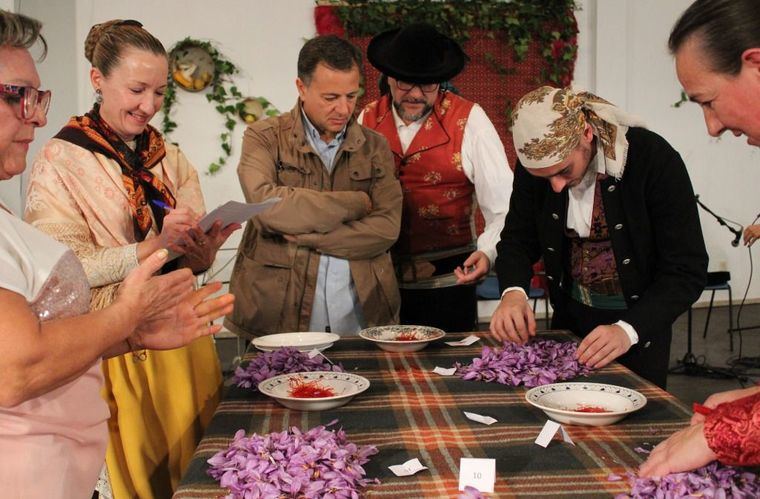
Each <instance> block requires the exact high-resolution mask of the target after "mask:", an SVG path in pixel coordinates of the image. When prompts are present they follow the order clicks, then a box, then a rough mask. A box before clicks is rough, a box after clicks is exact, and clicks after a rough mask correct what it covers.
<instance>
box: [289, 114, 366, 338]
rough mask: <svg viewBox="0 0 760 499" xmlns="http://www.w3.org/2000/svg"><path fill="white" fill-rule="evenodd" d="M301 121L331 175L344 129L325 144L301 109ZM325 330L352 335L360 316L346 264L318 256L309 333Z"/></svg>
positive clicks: (361, 323) (361, 324) (361, 325)
mask: <svg viewBox="0 0 760 499" xmlns="http://www.w3.org/2000/svg"><path fill="white" fill-rule="evenodd" d="M301 118H302V121H303V128H304V131H305V132H306V138H307V140H308V141H309V144H310V145H311V147H313V148H314V150H315V151H316V152H317V154H319V157H320V159H321V160H322V164H323V165H324V167H325V169H327V172H328V173H329V174H332V170H333V166H334V162H335V156H336V155H337V154H338V149H340V145H341V144H342V143H343V140H344V139H345V138H346V129H345V128H344V129H343V130H341V131H340V133H338V134H337V135H336V136H335V138H334V139H333V140H331V141H330V142H329V143H328V142H325V141H324V140H322V138H321V137H320V136H319V131H318V130H317V129H316V128H315V127H314V125H312V124H311V121H309V118H308V117H307V116H306V113H304V111H303V109H301ZM328 327H329V328H330V331H332V332H333V333H336V334H340V335H349V334H356V333H358V332H359V331H360V330H361V329H363V328H364V316H363V314H362V307H361V303H359V296H358V295H357V294H356V287H355V286H354V281H353V279H352V278H351V269H350V268H349V265H348V260H345V259H343V258H336V257H334V256H328V255H321V256H320V258H319V269H318V271H317V286H316V289H315V290H314V304H313V305H312V308H311V321H310V322H309V331H325V330H327V328H328Z"/></svg>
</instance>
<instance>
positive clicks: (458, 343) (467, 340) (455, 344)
mask: <svg viewBox="0 0 760 499" xmlns="http://www.w3.org/2000/svg"><path fill="white" fill-rule="evenodd" d="M476 341H480V338H478V337H477V336H475V335H474V334H471V335H470V336H468V337H467V338H465V339H463V340H459V341H447V342H445V343H446V344H447V345H450V346H452V347H466V346H469V345H472V344H473V343H475V342H476Z"/></svg>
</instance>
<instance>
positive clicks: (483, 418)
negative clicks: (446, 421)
mask: <svg viewBox="0 0 760 499" xmlns="http://www.w3.org/2000/svg"><path fill="white" fill-rule="evenodd" d="M462 412H464V415H465V416H466V417H467V419H471V420H473V421H477V422H478V423H483V424H494V423H495V422H496V420H495V419H494V418H492V417H491V416H481V415H480V414H475V413H474V412H467V411H462Z"/></svg>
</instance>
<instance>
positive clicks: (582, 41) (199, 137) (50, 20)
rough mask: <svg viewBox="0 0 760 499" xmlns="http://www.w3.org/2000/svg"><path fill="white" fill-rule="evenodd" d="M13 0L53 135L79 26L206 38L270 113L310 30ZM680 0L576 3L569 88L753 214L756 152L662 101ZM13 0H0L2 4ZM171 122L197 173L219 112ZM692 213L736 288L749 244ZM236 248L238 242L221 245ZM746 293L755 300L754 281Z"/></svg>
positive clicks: (274, 3)
mask: <svg viewBox="0 0 760 499" xmlns="http://www.w3.org/2000/svg"><path fill="white" fill-rule="evenodd" d="M16 1H17V2H18V3H19V5H20V11H21V12H25V13H34V15H36V17H38V18H40V19H41V20H43V22H45V34H46V36H47V37H48V39H49V40H53V39H54V40H55V47H53V48H52V49H51V55H50V56H49V57H48V59H47V60H46V61H45V62H43V63H42V64H41V65H40V73H41V75H42V76H43V86H45V87H50V88H53V90H54V96H55V97H54V99H53V108H52V110H51V114H50V123H49V125H48V128H47V129H46V130H44V131H40V132H38V136H39V137H43V138H44V137H47V136H51V135H53V134H54V133H55V132H56V131H57V130H58V129H59V128H60V126H61V125H62V124H63V123H64V121H65V118H66V117H67V116H68V115H70V114H72V113H82V112H85V111H87V110H88V109H89V107H90V106H91V104H92V98H93V93H92V89H91V88H90V85H89V82H88V80H87V73H88V70H89V66H88V64H87V62H86V61H85V60H84V56H83V54H82V51H83V49H82V47H83V43H84V38H85V36H86V34H87V31H88V30H89V28H90V26H92V25H93V24H95V23H97V22H101V21H105V20H108V19H112V18H135V19H138V20H140V21H142V22H144V23H145V27H146V28H147V29H148V30H149V31H151V32H152V33H153V34H155V35H156V36H157V37H158V38H159V39H161V40H162V41H163V42H164V44H165V45H166V46H167V48H168V47H170V46H171V45H173V44H174V43H175V42H176V41H178V40H180V39H182V38H184V37H185V36H188V35H190V36H193V37H195V38H209V39H212V40H214V41H215V42H217V44H218V45H219V47H220V48H221V50H222V52H223V53H224V54H225V55H227V56H228V57H229V58H230V59H231V60H233V61H234V62H236V63H237V64H238V65H239V66H240V67H241V69H242V70H243V72H242V75H241V76H240V77H239V78H238V79H237V85H238V87H239V88H240V89H241V90H242V92H243V93H244V94H247V95H251V96H259V95H261V96H265V97H267V98H268V99H270V100H271V101H272V102H273V103H274V104H275V105H276V106H277V107H278V108H279V109H280V110H287V109H289V108H290V107H291V106H292V105H293V104H294V102H295V98H296V91H295V87H294V84H293V81H294V79H295V64H296V57H297V53H298V50H299V49H300V47H301V45H302V43H303V39H304V38H308V37H311V36H313V34H314V22H313V7H314V2H313V0H279V1H278V0H225V1H223V2H217V3H213V4H212V3H209V2H208V1H206V0H164V1H162V2H156V1H154V0H151V1H148V0H132V1H130V2H124V1H121V0H120V1H117V0H61V1H56V2H50V1H47V0H16ZM690 2H691V0H671V1H669V2H662V1H658V0H603V1H599V0H580V2H579V3H580V6H581V10H580V11H579V12H578V14H577V17H578V23H579V28H580V30H581V32H580V35H579V58H578V63H577V66H576V78H575V84H576V86H579V87H582V88H586V89H589V90H591V91H593V92H596V93H598V94H599V95H601V96H602V97H605V98H607V99H608V100H610V101H612V102H614V103H616V104H618V105H620V106H621V107H624V108H626V109H627V110H628V111H630V112H632V113H634V114H637V115H639V116H640V117H642V118H643V119H644V120H645V121H646V122H647V123H648V124H649V126H650V128H651V129H652V130H654V131H656V132H658V133H660V134H661V135H663V136H664V137H665V138H666V139H667V140H669V141H670V143H671V144H672V145H673V146H674V147H675V148H676V149H677V150H678V151H680V152H681V155H682V156H683V158H684V160H685V162H686V164H687V167H688V169H689V172H690V174H691V177H692V182H693V184H694V189H695V191H696V192H697V193H699V194H700V198H701V199H702V200H703V201H704V202H705V203H706V204H707V205H708V206H710V207H711V208H712V209H713V210H715V211H716V212H718V213H721V214H724V215H725V216H726V217H728V218H732V219H735V220H737V221H739V222H741V223H743V224H748V223H750V222H751V221H752V219H753V218H754V216H755V215H756V214H757V213H758V212H760V202H759V203H755V202H754V200H755V198H756V196H755V195H754V194H755V192H754V191H755V188H756V187H755V186H757V185H758V180H760V168H758V166H760V164H758V163H760V156H759V155H760V152H758V149H757V148H750V147H747V146H746V144H745V143H744V139H736V138H734V137H724V138H721V139H720V140H715V139H711V138H709V137H708V136H707V134H706V133H705V127H704V123H703V122H702V117H701V114H700V111H699V109H698V108H697V106H695V105H690V104H686V105H684V106H682V107H681V108H678V109H675V108H673V107H671V104H672V103H673V102H675V101H676V100H677V99H678V98H679V94H680V86H679V84H678V81H677V80H676V77H675V73H674V70H673V60H672V57H671V56H670V55H669V54H668V52H667V47H666V42H667V37H668V33H669V30H670V28H671V26H672V25H673V23H674V22H675V20H676V18H677V17H678V15H679V14H680V13H681V12H682V11H683V10H684V9H685V8H686V7H687V6H688V5H689V3H690ZM13 3H14V2H13V1H12V0H0V6H2V5H3V4H13ZM72 4H73V8H72ZM72 38H73V42H72ZM174 118H175V121H177V122H178V123H179V124H180V127H179V129H178V130H177V131H176V132H175V133H174V134H173V135H172V140H174V141H177V142H179V143H180V145H181V147H182V148H183V149H184V151H185V152H186V153H187V155H188V157H189V158H191V160H192V161H193V162H194V163H195V165H196V167H197V168H198V170H199V171H204V170H205V168H206V165H208V163H209V162H210V161H211V160H213V159H214V158H215V157H217V156H218V154H219V144H218V141H217V138H216V137H217V136H218V134H219V133H220V132H221V118H220V117H219V115H218V114H217V113H216V111H214V110H213V108H212V107H211V106H210V105H209V104H208V103H207V102H206V99H205V97H204V95H203V94H190V93H187V92H180V98H179V105H178V106H177V110H176V114H175V116H174ZM155 123H156V124H157V123H158V119H156V120H155ZM242 130H243V126H242V123H241V124H240V125H239V126H238V128H237V130H236V132H235V136H234V138H233V156H232V158H231V159H230V161H229V163H228V165H227V166H225V167H224V169H223V171H222V172H221V173H220V174H218V175H216V176H213V177H211V176H206V175H202V178H201V182H202V185H203V190H204V194H205V197H206V202H207V205H208V207H209V208H213V207H215V206H216V205H218V204H220V203H222V202H224V201H226V200H227V199H229V198H235V199H241V198H242V194H241V192H240V188H239V184H238V180H237V176H236V174H235V167H236V165H237V161H238V157H239V148H240V141H241V135H242ZM40 144H41V141H39V142H38V144H37V147H39V145H40ZM3 184H5V182H4V183H3ZM700 215H701V216H702V227H703V231H704V233H705V238H706V241H707V245H708V251H709V252H710V257H711V264H710V268H711V270H718V269H727V270H730V271H731V273H732V276H733V280H732V283H733V285H734V288H735V289H736V290H737V291H739V290H743V288H744V286H745V285H746V282H747V276H748V268H749V267H748V259H747V251H746V250H741V249H735V248H732V247H731V246H730V244H729V243H730V241H731V239H732V235H731V234H730V233H729V232H728V231H726V230H725V229H724V228H722V227H719V226H718V225H717V223H716V222H714V220H713V219H712V218H710V217H709V216H705V214H704V213H700ZM236 244H237V239H235V240H234V241H231V242H230V243H228V246H231V247H234V246H236ZM757 281H760V279H759V280H757ZM736 294H737V295H738V294H739V293H738V292H737V293H736ZM749 296H750V298H758V297H760V282H757V283H756V284H755V285H753V287H752V289H751V290H750V294H749Z"/></svg>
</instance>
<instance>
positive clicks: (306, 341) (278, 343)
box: [251, 332, 340, 352]
mask: <svg viewBox="0 0 760 499" xmlns="http://www.w3.org/2000/svg"><path fill="white" fill-rule="evenodd" d="M339 339H340V336H338V335H337V334H335V333H312V332H301V333H278V334H268V335H266V336H259V337H258V338H254V340H253V341H251V343H253V346H255V347H256V348H258V349H259V350H263V351H265V352H271V351H273V350H277V349H278V348H282V347H294V348H297V349H298V350H300V351H301V352H309V351H311V350H314V349H315V348H316V349H317V350H319V351H320V352H321V351H322V350H325V349H327V348H330V347H331V346H333V343H335V342H336V341H338V340H339Z"/></svg>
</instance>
